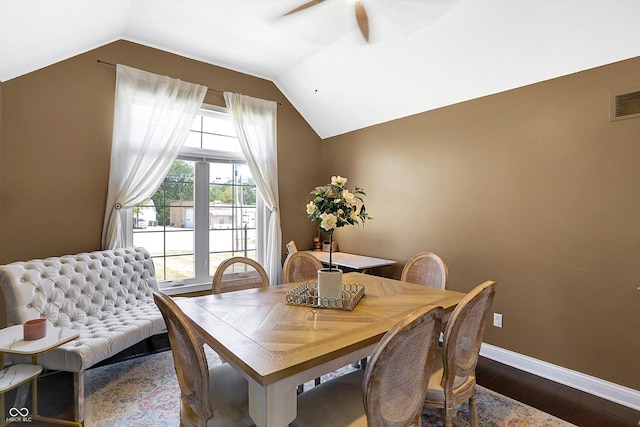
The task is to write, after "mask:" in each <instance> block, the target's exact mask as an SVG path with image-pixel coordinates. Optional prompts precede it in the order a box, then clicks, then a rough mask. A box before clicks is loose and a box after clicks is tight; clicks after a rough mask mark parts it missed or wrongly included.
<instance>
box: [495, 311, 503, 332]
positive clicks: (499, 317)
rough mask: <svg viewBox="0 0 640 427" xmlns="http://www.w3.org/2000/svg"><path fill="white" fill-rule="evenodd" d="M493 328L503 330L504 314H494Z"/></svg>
mask: <svg viewBox="0 0 640 427" xmlns="http://www.w3.org/2000/svg"><path fill="white" fill-rule="evenodd" d="M493 326H495V327H496V328H502V314H500V313H493Z"/></svg>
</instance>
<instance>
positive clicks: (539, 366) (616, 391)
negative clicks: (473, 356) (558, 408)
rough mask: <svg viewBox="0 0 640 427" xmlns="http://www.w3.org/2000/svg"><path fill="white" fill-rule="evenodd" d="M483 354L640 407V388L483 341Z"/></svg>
mask: <svg viewBox="0 0 640 427" xmlns="http://www.w3.org/2000/svg"><path fill="white" fill-rule="evenodd" d="M480 355H481V356H484V357H486V358H488V359H492V360H495V361H496V362H500V363H504V364H505V365H509V366H512V367H514V368H517V369H520V370H522V371H525V372H529V373H531V374H534V375H538V376H539V377H543V378H546V379H549V380H551V381H555V382H557V383H560V384H564V385H566V386H569V387H572V388H575V389H578V390H582V391H584V392H586V393H589V394H593V395H595V396H598V397H601V398H603V399H607V400H610V401H612V402H615V403H619V404H620V405H624V406H627V407H629V408H632V409H635V410H638V411H640V391H638V390H634V389H631V388H628V387H624V386H621V385H618V384H614V383H612V382H609V381H606V380H602V379H600V378H596V377H592V376H590V375H586V374H583V373H580V372H577V371H572V370H571V369H567V368H563V367H561V366H557V365H552V364H551V363H547V362H544V361H542V360H538V359H534V358H533V357H529V356H525V355H523V354H520V353H515V352H513V351H510V350H505V349H504V348H500V347H496V346H494V345H491V344H485V343H483V344H482V347H481V348H480Z"/></svg>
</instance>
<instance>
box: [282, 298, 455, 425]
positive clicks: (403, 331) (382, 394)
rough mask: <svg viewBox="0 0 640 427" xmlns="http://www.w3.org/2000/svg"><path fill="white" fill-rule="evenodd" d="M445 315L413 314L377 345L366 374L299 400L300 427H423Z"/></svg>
mask: <svg viewBox="0 0 640 427" xmlns="http://www.w3.org/2000/svg"><path fill="white" fill-rule="evenodd" d="M442 317H443V309H442V307H436V306H425V307H422V308H420V309H418V310H416V311H414V312H413V313H411V314H409V315H408V316H407V317H405V318H404V319H403V320H402V321H400V322H399V323H398V324H396V325H395V326H394V327H393V328H391V329H390V330H389V332H387V333H386V334H385V336H384V337H383V338H382V340H381V341H380V342H379V343H378V345H377V346H376V348H375V349H374V351H373V354H372V355H371V358H370V361H369V363H368V364H367V368H366V370H364V371H362V370H358V371H355V372H352V373H350V374H347V375H343V376H341V377H338V378H336V379H333V380H331V381H327V382H325V383H322V384H321V385H319V386H317V387H314V388H313V389H311V390H310V391H308V392H305V393H303V394H301V395H300V396H298V417H297V418H296V419H295V420H294V422H293V425H294V426H297V427H308V426H327V427H334V426H338V425H344V426H346V425H348V426H350V427H354V426H372V427H378V426H385V427H386V426H409V425H411V423H412V422H417V423H418V425H420V414H421V412H422V407H423V402H424V397H425V394H426V390H427V386H428V384H429V377H430V374H431V369H432V365H433V363H434V359H435V355H436V349H437V347H438V335H439V332H440V329H441V325H442Z"/></svg>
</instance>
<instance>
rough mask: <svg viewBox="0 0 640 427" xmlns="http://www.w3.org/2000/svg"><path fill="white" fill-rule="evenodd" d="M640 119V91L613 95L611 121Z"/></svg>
mask: <svg viewBox="0 0 640 427" xmlns="http://www.w3.org/2000/svg"><path fill="white" fill-rule="evenodd" d="M636 117H640V89H639V90H632V91H628V90H627V91H624V92H615V93H612V94H611V109H610V115H609V120H610V121H613V120H620V119H632V118H636Z"/></svg>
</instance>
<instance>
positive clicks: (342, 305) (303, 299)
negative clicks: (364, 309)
mask: <svg viewBox="0 0 640 427" xmlns="http://www.w3.org/2000/svg"><path fill="white" fill-rule="evenodd" d="M363 295H364V286H363V285H360V284H356V283H343V284H342V298H325V297H320V296H319V295H318V282H317V281H316V280H309V281H307V282H304V283H302V284H301V285H298V286H296V287H295V288H293V289H291V290H290V291H289V292H287V304H293V305H304V306H307V307H318V308H333V309H337V310H348V311H351V310H353V309H354V308H355V306H356V305H357V304H358V302H360V298H362V296H363Z"/></svg>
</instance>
